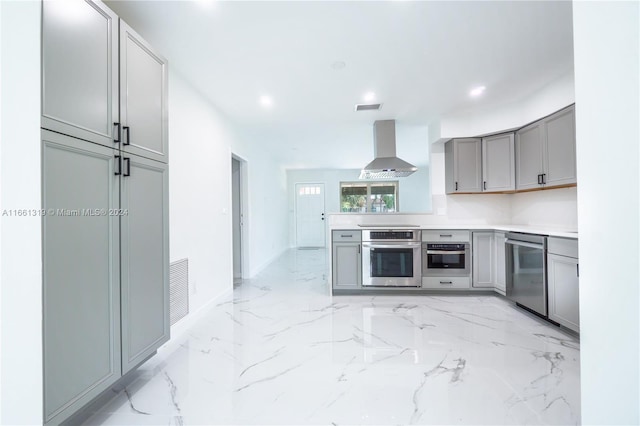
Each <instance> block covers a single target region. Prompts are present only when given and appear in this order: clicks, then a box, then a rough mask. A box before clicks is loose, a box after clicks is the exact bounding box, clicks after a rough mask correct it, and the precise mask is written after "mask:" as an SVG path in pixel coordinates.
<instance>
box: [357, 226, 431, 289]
mask: <svg viewBox="0 0 640 426" xmlns="http://www.w3.org/2000/svg"><path fill="white" fill-rule="evenodd" d="M420 241H421V233H420V230H416V229H388V230H363V231H362V285H363V286H366V287H420V286H421V285H422V280H421V276H420V263H421V262H420V260H421V259H420V245H421V243H420Z"/></svg>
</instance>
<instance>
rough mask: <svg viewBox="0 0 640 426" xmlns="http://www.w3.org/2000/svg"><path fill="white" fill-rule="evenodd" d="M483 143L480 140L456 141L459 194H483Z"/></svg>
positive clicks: (455, 155) (456, 170) (456, 169)
mask: <svg viewBox="0 0 640 426" xmlns="http://www.w3.org/2000/svg"><path fill="white" fill-rule="evenodd" d="M481 149H482V142H481V140H480V139H456V140H455V154H454V158H455V172H454V174H455V176H456V182H457V184H458V185H457V192H482V155H481Z"/></svg>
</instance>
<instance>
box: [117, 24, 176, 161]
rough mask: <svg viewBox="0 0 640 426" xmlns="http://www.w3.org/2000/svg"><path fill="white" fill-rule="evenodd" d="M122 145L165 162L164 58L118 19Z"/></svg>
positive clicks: (165, 77) (165, 84)
mask: <svg viewBox="0 0 640 426" xmlns="http://www.w3.org/2000/svg"><path fill="white" fill-rule="evenodd" d="M120 117H121V120H122V125H123V130H122V132H123V135H122V141H123V146H122V149H123V150H124V151H125V152H127V153H131V154H136V155H140V156H142V157H146V158H151V159H153V160H157V161H162V162H165V163H166V162H167V155H168V152H167V140H168V139H167V137H168V134H167V61H166V59H164V58H163V57H162V56H161V55H160V54H158V53H157V52H156V51H155V50H153V48H152V47H151V46H149V44H148V43H147V42H145V41H144V40H143V39H142V38H141V37H140V36H139V35H138V34H137V33H136V32H135V31H133V30H132V29H131V27H129V26H128V25H127V24H126V23H125V22H124V21H122V20H121V21H120Z"/></svg>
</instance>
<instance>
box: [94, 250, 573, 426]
mask: <svg viewBox="0 0 640 426" xmlns="http://www.w3.org/2000/svg"><path fill="white" fill-rule="evenodd" d="M327 274H328V265H327V252H326V251H325V250H289V251H288V252H286V253H285V254H284V255H283V256H281V257H280V258H279V259H278V260H277V261H276V262H274V263H273V264H272V265H270V266H269V267H268V268H267V269H266V270H264V271H263V272H262V273H261V274H259V275H258V276H257V277H256V278H255V279H251V280H244V281H243V282H242V284H241V285H238V286H237V287H235V288H234V290H233V294H231V295H230V296H229V297H228V298H226V299H224V300H219V301H216V302H217V303H216V304H215V305H214V306H212V307H211V308H210V309H208V310H207V311H206V312H201V313H200V314H199V315H198V318H196V319H194V320H192V321H191V323H190V326H189V327H188V328H184V327H183V328H184V330H183V331H181V332H178V333H175V334H174V336H173V337H172V340H171V341H170V342H169V343H167V344H166V345H165V346H164V347H163V348H161V349H160V350H159V351H158V354H157V355H156V356H155V357H154V358H152V359H151V360H149V361H148V362H147V363H145V364H144V365H143V366H141V367H140V369H139V370H138V372H137V373H136V377H135V379H134V380H133V381H132V383H130V384H129V385H128V386H127V387H126V388H125V389H121V390H118V391H114V392H117V393H115V396H114V398H113V399H112V400H111V401H110V402H109V403H108V404H106V405H105V406H103V407H101V408H100V409H99V410H98V411H97V412H96V413H95V414H93V415H92V416H91V417H90V418H89V419H88V420H87V424H94V425H98V424H104V425H151V424H163V425H168V424H175V425H213V424H225V425H256V424H261V425H262V424H264V425H292V424H295V425H307V424H322V425H356V424H366V425H408V424H474V425H475V424H485V425H488V424H491V425H494V424H514V425H521V424H522V425H525V424H526V425H528V424H579V423H580V391H579V389H580V350H579V342H578V340H577V339H576V338H575V337H573V336H571V335H569V334H566V333H564V332H562V331H561V330H560V329H558V328H557V327H555V326H553V325H550V324H547V323H545V322H544V321H541V320H539V319H538V318H535V317H533V316H532V315H530V314H528V313H526V312H523V311H522V310H520V309H519V308H517V307H515V306H513V305H512V304H511V303H510V302H509V301H507V300H506V299H504V298H502V297H498V296H475V295H472V296H468V295H433V296H431V295H378V296H370V295H364V296H333V297H331V296H330V295H329V291H328V283H327Z"/></svg>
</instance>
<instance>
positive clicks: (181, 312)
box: [169, 259, 189, 325]
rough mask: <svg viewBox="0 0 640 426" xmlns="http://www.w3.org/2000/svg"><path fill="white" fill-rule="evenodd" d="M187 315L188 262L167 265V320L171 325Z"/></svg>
mask: <svg viewBox="0 0 640 426" xmlns="http://www.w3.org/2000/svg"><path fill="white" fill-rule="evenodd" d="M188 313H189V261H188V260H187V259H182V260H178V261H175V262H172V263H171V264H170V265H169V318H170V323H171V325H173V324H175V323H176V322H178V320H180V319H182V318H184V317H185V316H186V315H187V314H188Z"/></svg>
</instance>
